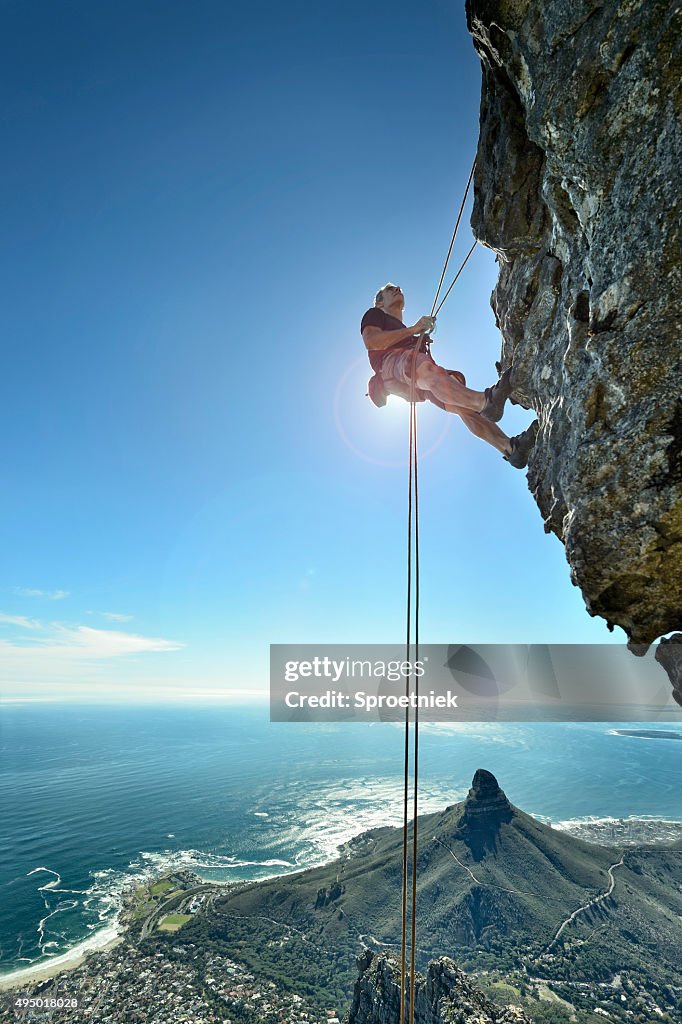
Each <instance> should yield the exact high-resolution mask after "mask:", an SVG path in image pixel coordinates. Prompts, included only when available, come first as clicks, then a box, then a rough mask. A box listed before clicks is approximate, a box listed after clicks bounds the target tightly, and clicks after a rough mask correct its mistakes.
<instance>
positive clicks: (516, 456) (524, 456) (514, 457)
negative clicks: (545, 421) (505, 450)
mask: <svg viewBox="0 0 682 1024" xmlns="http://www.w3.org/2000/svg"><path fill="white" fill-rule="evenodd" d="M538 427H539V424H538V421H537V420H533V422H532V423H531V425H530V426H529V427H528V428H527V429H526V430H524V431H523V433H522V434H517V435H516V437H510V439H509V443H510V444H511V452H510V454H509V455H504V456H503V458H505V459H506V460H507V462H508V463H509V464H510V465H511V466H513V467H514V468H515V469H525V468H526V466H527V465H528V459H529V456H530V453H531V451H532V450H533V446H534V444H535V439H536V438H537V436H538Z"/></svg>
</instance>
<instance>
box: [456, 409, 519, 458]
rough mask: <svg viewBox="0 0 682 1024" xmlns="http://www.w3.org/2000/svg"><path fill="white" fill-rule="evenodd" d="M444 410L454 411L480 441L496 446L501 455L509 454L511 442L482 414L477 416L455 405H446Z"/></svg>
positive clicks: (495, 424) (502, 431)
mask: <svg viewBox="0 0 682 1024" xmlns="http://www.w3.org/2000/svg"><path fill="white" fill-rule="evenodd" d="M445 410H446V412H454V413H455V415H456V416H459V417H460V419H461V420H462V422H463V423H464V424H465V426H466V427H467V428H468V429H469V430H470V431H471V433H472V434H475V435H476V437H480V438H481V440H482V441H487V442H488V444H491V445H492V446H493V448H496V449H497V450H498V452H501V453H502V454H503V455H509V454H510V453H511V450H512V449H511V443H510V440H509V438H508V437H507V435H506V434H505V432H504V430H500V428H499V427H498V425H497V423H491V422H490V420H486V419H484V418H483V416H479V415H478V413H476V412H468V411H467V410H466V409H462V408H460V407H458V406H456V405H446V406H445Z"/></svg>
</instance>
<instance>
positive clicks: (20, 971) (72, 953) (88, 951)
mask: <svg viewBox="0 0 682 1024" xmlns="http://www.w3.org/2000/svg"><path fill="white" fill-rule="evenodd" d="M532 817H535V818H536V819H537V820H538V821H542V822H543V823H544V824H550V825H551V827H553V828H555V829H557V830H559V831H564V832H567V833H569V834H572V835H574V836H575V837H577V838H581V839H583V840H585V841H586V842H592V843H594V844H595V845H600V842H599V839H600V831H601V830H602V829H603V828H608V829H612V828H613V827H614V826H616V825H620V826H626V827H629V826H631V825H632V826H636V825H639V826H642V825H645V826H648V827H653V828H654V829H655V831H656V834H655V835H653V836H651V835H650V836H649V837H648V843H647V841H646V839H645V840H643V838H642V837H641V836H640V837H638V838H637V839H635V841H634V842H632V844H631V845H637V846H639V845H645V846H646V845H649V844H651V843H652V842H653V845H659V844H664V843H665V842H666V839H668V840H669V837H666V836H665V834H663V835H661V831H662V830H664V829H665V827H666V826H672V827H677V829H679V830H681V831H682V821H680V820H678V819H665V818H660V817H653V816H652V817H650V818H649V817H645V816H641V815H639V816H636V817H632V818H625V819H618V818H613V817H610V816H605V817H591V816H587V817H585V818H573V819H564V820H560V821H550V820H549V819H547V818H546V817H545V816H544V815H539V814H537V815H532ZM586 833H587V834H586ZM363 834H364V833H363V832H360V833H358V834H357V835H356V836H353V837H352V839H350V840H347V841H346V842H344V843H341V844H340V845H339V846H338V847H337V851H336V857H327V858H325V859H323V860H321V861H320V862H319V863H315V864H313V865H307V866H303V865H299V866H298V867H297V868H296V869H295V870H294V871H276V872H273V873H272V874H271V875H266V876H265V877H263V878H259V879H254V880H249V881H245V880H242V881H239V882H225V881H217V880H215V879H204V878H201V876H197V877H199V878H200V879H201V882H202V884H203V885H208V886H215V887H216V888H224V889H230V888H233V887H236V886H241V885H254V884H255V885H257V884H258V883H259V882H265V881H270V880H272V879H273V878H280V877H286V876H288V875H291V874H296V873H297V872H299V871H306V870H309V869H310V867H319V866H321V865H322V864H329V863H332V862H333V861H334V860H336V859H339V858H343V857H344V855H345V856H347V855H348V854H347V849H348V846H349V844H352V843H353V842H354V840H355V839H357V838H359V837H360V836H361V835H363ZM624 845H630V844H627V843H625V844H624ZM167 877H168V872H161V873H159V874H158V875H155V876H152V877H150V878H148V879H147V880H146V882H145V883H144V885H143V886H136V887H134V888H132V889H131V890H129V892H128V896H134V894H135V893H136V892H139V891H141V890H142V889H144V888H145V887H146V886H152V885H154V884H155V883H156V882H158V881H160V880H163V879H164V878H167ZM129 922H130V917H129V915H128V914H127V913H126V912H125V901H124V905H122V906H121V907H120V908H119V911H118V913H117V914H116V917H115V918H114V920H113V921H111V922H110V923H109V924H107V925H105V926H104V927H103V928H100V929H99V930H98V931H96V932H94V933H93V934H92V935H89V936H87V937H86V938H85V939H82V940H81V941H80V942H78V943H76V944H75V945H74V946H72V947H71V948H70V949H67V950H66V951H65V952H63V953H59V954H58V955H56V956H54V957H52V958H51V959H49V960H41V961H39V962H36V963H34V964H29V965H27V966H26V967H19V968H17V969H15V970H12V971H10V972H8V973H6V974H2V973H0V993H4V992H8V991H11V990H14V989H20V988H23V987H26V988H30V987H32V986H34V985H38V984H40V983H41V982H45V981H49V980H51V979H52V978H54V977H56V976H57V975H59V974H63V973H66V972H68V971H73V970H76V969H77V968H78V967H81V966H82V965H83V964H84V963H85V961H86V960H87V959H88V958H89V957H90V956H91V955H93V954H95V953H104V952H107V951H109V950H111V949H114V948H115V947H116V946H118V945H120V944H121V943H123V942H124V941H125V935H126V933H127V931H128V924H129Z"/></svg>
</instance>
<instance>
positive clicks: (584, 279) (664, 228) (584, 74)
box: [466, 0, 682, 645]
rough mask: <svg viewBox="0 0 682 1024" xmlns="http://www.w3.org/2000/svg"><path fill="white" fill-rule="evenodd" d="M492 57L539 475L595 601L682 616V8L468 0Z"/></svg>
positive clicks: (504, 237)
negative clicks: (535, 421)
mask: <svg viewBox="0 0 682 1024" xmlns="http://www.w3.org/2000/svg"><path fill="white" fill-rule="evenodd" d="M466 6H467V19H468V25H469V30H470V32H471V33H472V36H473V40H474V45H475V47H476V49H477V51H478V53H479V55H480V57H481V62H482V67H483V87H482V98H481V131H480V139H479V146H478V158H477V168H476V174H475V179H474V187H475V199H474V211H473V216H472V226H473V229H474V233H475V234H476V236H477V237H478V238H479V239H480V240H481V241H482V242H483V243H484V244H485V245H487V246H489V247H490V248H491V249H493V250H494V251H495V252H496V253H497V255H498V261H499V265H500V271H499V279H498V283H497V286H496V289H495V292H494V294H493V299H492V304H493V309H494V311H495V314H496V317H497V321H498V324H499V327H500V331H501V333H502V357H501V364H502V366H503V367H504V368H506V367H507V366H510V365H513V367H514V372H513V384H514V398H515V400H516V401H518V402H519V403H520V404H522V405H524V406H525V407H527V408H531V407H532V408H533V409H535V410H536V412H537V415H538V418H539V421H540V433H539V437H538V442H537V446H536V448H535V451H534V453H533V455H532V457H531V461H530V467H529V474H528V480H529V486H530V489H531V491H532V493H533V495H534V497H535V500H536V501H537V504H538V507H539V508H540V511H541V513H542V516H543V518H544V521H545V529H546V530H547V531H548V532H549V531H552V532H553V533H555V534H556V535H557V537H559V538H560V539H561V540H562V541H563V543H564V545H565V548H566V556H567V559H568V562H569V564H570V567H571V578H572V580H573V582H574V583H575V584H576V585H577V586H579V587H580V589H581V590H582V593H583V595H584V598H585V602H586V604H587V608H588V611H589V612H590V614H592V615H601V616H602V617H603V618H605V619H606V620H607V622H608V623H609V626H610V627H611V626H613V625H614V624H616V625H619V626H621V627H622V628H623V629H624V630H625V631H626V633H627V634H628V637H629V638H630V639H631V640H632V641H633V642H634V643H636V644H644V645H648V644H650V643H651V642H652V641H653V640H655V639H656V638H657V637H659V636H661V635H662V634H664V633H668V632H670V631H671V630H673V629H675V628H679V627H680V626H682V397H681V396H682V353H681V346H680V335H681V333H682V332H681V322H682V311H681V308H680V294H681V293H682V287H681V286H682V279H681V278H682V275H681V273H680V248H679V247H680V208H679V194H680V184H679V182H680V167H681V166H682V152H681V150H682V142H681V139H682V132H681V126H680V123H679V121H680V108H681V103H680V90H681V82H682V62H681V59H680V46H681V44H680V40H681V38H682V32H681V26H680V9H679V5H678V4H674V3H673V4H671V3H670V2H669V0H619V2H603V0H602V2H600V0H575V2H573V3H567V2H566V0H467V4H466Z"/></svg>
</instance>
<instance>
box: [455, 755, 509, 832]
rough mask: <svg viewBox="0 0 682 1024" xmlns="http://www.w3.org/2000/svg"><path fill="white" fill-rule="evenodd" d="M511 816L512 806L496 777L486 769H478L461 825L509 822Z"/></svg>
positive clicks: (465, 805) (466, 802)
mask: <svg viewBox="0 0 682 1024" xmlns="http://www.w3.org/2000/svg"><path fill="white" fill-rule="evenodd" d="M511 816H512V806H511V804H510V803H509V801H508V800H507V797H506V796H505V794H504V791H503V790H501V789H500V787H499V785H498V783H497V779H496V778H495V776H494V775H493V774H492V772H488V771H486V770H485V768H478V769H477V771H476V774H475V775H474V780H473V782H472V784H471V789H470V790H469V793H468V795H467V798H466V801H465V803H464V811H463V812H462V817H461V819H460V825H461V826H464V825H481V824H483V823H486V824H489V823H491V822H499V821H508V820H509V819H510V818H511Z"/></svg>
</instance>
